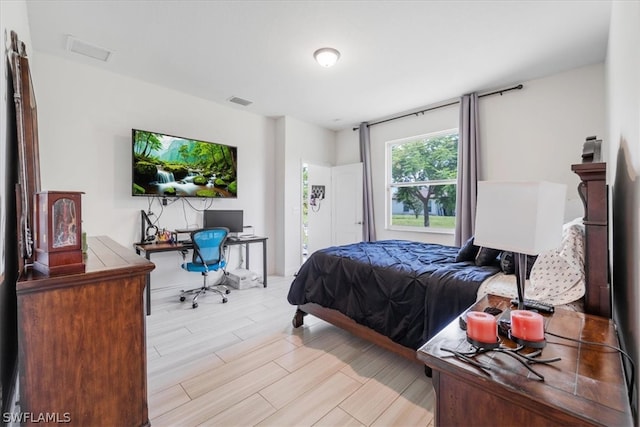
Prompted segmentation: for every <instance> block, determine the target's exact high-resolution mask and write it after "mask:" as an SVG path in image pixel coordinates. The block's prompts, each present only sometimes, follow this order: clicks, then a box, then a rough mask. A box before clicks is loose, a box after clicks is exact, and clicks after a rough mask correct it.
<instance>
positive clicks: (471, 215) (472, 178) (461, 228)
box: [454, 93, 480, 246]
mask: <svg viewBox="0 0 640 427" xmlns="http://www.w3.org/2000/svg"><path fill="white" fill-rule="evenodd" d="M458 131H459V135H460V137H459V140H458V188H457V192H458V196H457V198H456V230H455V235H454V241H455V245H456V246H462V245H463V244H464V242H466V241H467V240H468V239H469V238H470V237H471V236H473V233H474V226H475V219H476V196H477V189H478V184H477V183H478V177H479V168H480V155H479V151H480V130H479V128H478V94H477V93H472V94H470V95H464V96H462V98H461V99H460V127H459V129H458Z"/></svg>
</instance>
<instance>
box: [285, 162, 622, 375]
mask: <svg viewBox="0 0 640 427" xmlns="http://www.w3.org/2000/svg"><path fill="white" fill-rule="evenodd" d="M571 169H572V170H573V171H574V172H575V173H576V174H578V175H579V176H580V179H581V182H580V185H579V186H578V193H579V195H580V197H581V199H582V201H583V203H584V210H585V216H584V218H583V221H584V225H585V279H586V292H585V296H584V308H585V312H586V313H588V314H595V315H598V316H602V317H608V318H610V317H611V292H610V289H609V281H608V271H609V268H608V265H609V261H608V229H607V227H608V226H607V218H608V213H607V212H608V209H607V207H608V203H607V186H606V164H605V163H582V164H576V165H573V166H572V167H571ZM307 314H312V315H313V316H315V317H317V318H319V319H322V320H324V321H326V322H328V323H331V324H332V325H335V326H337V327H339V328H341V329H344V330H346V331H349V332H350V333H352V334H353V335H355V336H357V337H360V338H363V339H365V340H367V341H370V342H372V343H374V344H376V345H378V346H380V347H382V348H385V349H387V350H390V351H392V352H394V353H396V354H399V355H401V356H403V357H405V358H407V359H409V360H412V361H414V362H417V363H422V362H421V361H420V360H418V359H417V357H416V354H417V353H416V350H415V349H412V348H409V347H405V346H403V345H400V344H398V343H396V342H395V341H392V340H391V339H390V338H388V337H386V336H384V335H382V334H380V333H378V332H376V331H374V330H373V329H371V328H368V327H366V326H363V325H361V324H359V323H356V322H355V321H354V320H353V319H351V318H350V317H347V316H345V315H344V314H342V313H340V312H339V311H337V310H334V309H331V308H326V307H323V306H321V305H318V304H315V303H307V304H303V305H299V306H298V309H297V310H296V313H295V315H294V317H293V322H292V323H293V326H294V327H295V328H298V327H300V326H302V324H303V323H304V316H306V315H307ZM429 371H430V369H429V368H428V367H425V372H426V373H427V375H429V374H430V372H429Z"/></svg>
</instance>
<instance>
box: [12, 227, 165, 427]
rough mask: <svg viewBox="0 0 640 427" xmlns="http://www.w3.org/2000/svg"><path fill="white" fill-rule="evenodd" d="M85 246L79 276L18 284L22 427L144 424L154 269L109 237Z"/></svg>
mask: <svg viewBox="0 0 640 427" xmlns="http://www.w3.org/2000/svg"><path fill="white" fill-rule="evenodd" d="M88 245H89V250H88V252H87V258H86V260H85V263H86V271H85V272H84V273H78V274H69V275H56V276H48V275H46V274H43V273H40V272H37V271H34V270H33V269H29V270H28V271H27V272H26V273H25V274H24V275H23V277H21V278H20V279H19V280H18V283H17V288H16V293H17V299H18V341H19V344H18V345H19V350H18V357H19V370H20V387H19V389H20V412H21V413H22V414H25V413H27V414H30V418H28V419H24V420H23V421H24V422H23V425H25V426H28V425H38V426H42V425H53V424H57V423H60V422H69V423H70V424H71V425H78V426H90V425H92V426H97V425H105V426H106V425H112V426H115V425H118V426H146V425H149V416H148V407H147V353H146V341H145V316H144V305H143V298H144V297H143V294H144V293H143V291H144V287H145V283H146V275H147V273H148V272H150V271H151V270H153V268H154V267H155V266H154V265H153V263H151V262H149V261H148V260H146V259H144V258H142V257H139V256H138V255H136V254H135V253H134V252H133V251H131V250H127V249H125V248H124V247H122V246H120V245H119V244H117V243H116V242H114V241H113V240H111V239H110V238H108V237H93V238H89V239H88ZM41 416H48V417H50V418H48V419H47V421H48V422H42V421H40V422H38V417H41Z"/></svg>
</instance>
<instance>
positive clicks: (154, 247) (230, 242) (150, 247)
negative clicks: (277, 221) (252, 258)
mask: <svg viewBox="0 0 640 427" xmlns="http://www.w3.org/2000/svg"><path fill="white" fill-rule="evenodd" d="M252 243H262V284H263V286H264V287H265V288H266V287H267V238H266V237H260V236H251V237H243V238H238V239H227V241H226V242H225V245H226V246H236V245H246V246H245V255H244V259H245V265H246V267H247V270H249V245H250V244H252ZM134 248H135V250H136V253H137V254H138V255H140V254H141V252H144V255H145V257H146V258H147V259H148V260H151V255H153V254H155V253H159V252H175V251H178V252H179V251H182V250H185V249H193V243H136V244H134ZM146 298H147V316H148V315H150V314H151V272H149V274H147V296H146Z"/></svg>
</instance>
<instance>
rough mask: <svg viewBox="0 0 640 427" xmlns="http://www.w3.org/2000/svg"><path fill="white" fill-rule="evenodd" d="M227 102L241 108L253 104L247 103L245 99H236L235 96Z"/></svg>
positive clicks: (251, 102)
mask: <svg viewBox="0 0 640 427" xmlns="http://www.w3.org/2000/svg"><path fill="white" fill-rule="evenodd" d="M227 101H229V102H233V103H234V104H238V105H242V106H243V107H246V106H247V105H251V104H253V101H248V100H246V99H242V98H238V97H237V96H232V97H231V98H229V99H228V100H227Z"/></svg>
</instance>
